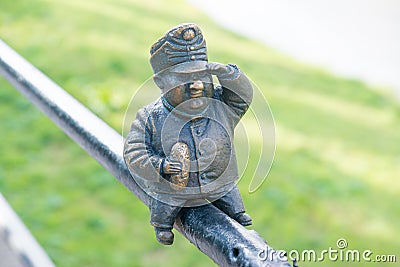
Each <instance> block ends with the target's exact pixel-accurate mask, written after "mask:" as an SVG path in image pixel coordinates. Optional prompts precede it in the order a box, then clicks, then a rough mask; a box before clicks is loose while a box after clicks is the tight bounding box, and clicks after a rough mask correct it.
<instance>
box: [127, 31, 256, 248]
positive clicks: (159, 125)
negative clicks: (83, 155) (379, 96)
mask: <svg viewBox="0 0 400 267" xmlns="http://www.w3.org/2000/svg"><path fill="white" fill-rule="evenodd" d="M150 53H151V58H150V63H151V66H152V68H153V71H154V77H153V79H154V82H155V84H156V85H157V86H158V87H159V88H160V89H161V97H160V98H159V99H157V100H156V101H154V102H153V103H151V104H149V105H147V106H145V107H144V108H142V109H140V110H139V111H138V113H137V115H136V119H135V120H134V122H133V123H132V126H131V129H130V132H129V134H128V136H127V138H126V141H125V147H124V158H125V162H126V164H127V166H128V168H129V170H130V172H131V174H132V177H133V178H134V179H135V180H136V181H137V182H138V184H139V185H140V186H141V187H142V188H143V189H144V190H145V191H146V193H147V194H148V195H149V196H150V203H149V208H150V214H151V219H150V222H151V224H152V225H153V226H154V229H155V232H156V238H157V240H158V241H159V242H160V243H162V244H164V245H170V244H172V243H173V240H174V235H173V233H172V228H173V224H174V222H175V218H176V216H177V214H178V212H179V211H180V209H181V208H182V207H185V206H186V207H187V206H198V205H204V204H207V203H212V204H213V205H215V206H216V207H217V208H219V209H220V210H222V211H223V212H225V213H226V214H227V215H229V216H230V217H231V218H232V219H234V220H236V221H237V222H239V223H240V224H242V225H244V226H247V225H251V224H252V220H251V218H250V216H249V215H247V214H246V213H245V209H244V205H243V201H242V198H241V195H240V193H239V190H238V188H237V187H236V184H235V181H236V180H237V179H238V178H239V174H238V170H237V162H236V156H235V150H234V147H233V134H234V129H235V127H236V125H237V124H238V123H239V121H240V118H241V117H242V116H243V114H244V113H245V112H246V111H247V109H248V107H249V105H250V102H251V100H252V96H253V89H252V86H251V84H250V82H249V80H248V79H247V77H246V76H245V74H244V73H243V72H241V71H240V69H239V68H238V67H237V66H236V65H233V64H228V65H224V64H220V63H215V62H212V63H208V57H207V49H206V43H205V40H204V38H203V34H202V32H201V30H200V28H199V27H198V26H197V25H195V24H191V23H190V24H181V25H178V26H176V27H174V28H173V29H171V30H169V31H168V32H167V33H166V34H165V35H164V36H163V37H162V38H161V39H159V40H158V41H157V42H156V43H155V44H154V45H153V46H152V47H151V50H150ZM212 75H215V76H216V77H217V78H218V81H219V83H220V85H214V84H213V80H212Z"/></svg>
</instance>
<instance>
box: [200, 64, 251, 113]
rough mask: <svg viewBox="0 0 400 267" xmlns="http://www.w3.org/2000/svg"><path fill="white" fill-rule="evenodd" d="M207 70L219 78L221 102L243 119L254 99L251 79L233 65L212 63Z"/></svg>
mask: <svg viewBox="0 0 400 267" xmlns="http://www.w3.org/2000/svg"><path fill="white" fill-rule="evenodd" d="M207 68H208V72H209V73H210V74H212V75H216V76H217V78H218V80H219V82H220V84H221V86H222V94H221V100H222V101H224V102H225V104H227V105H228V106H229V107H230V108H232V109H233V111H234V112H235V113H236V114H237V115H238V116H239V117H242V116H243V115H244V114H245V113H246V111H247V109H248V108H249V106H250V104H251V101H252V99H253V87H252V86H251V83H250V81H249V79H248V78H247V77H246V75H245V74H244V73H243V72H242V71H241V70H240V69H239V68H238V67H237V66H236V65H233V64H228V65H224V64H221V63H217V62H212V63H209V64H208V65H207Z"/></svg>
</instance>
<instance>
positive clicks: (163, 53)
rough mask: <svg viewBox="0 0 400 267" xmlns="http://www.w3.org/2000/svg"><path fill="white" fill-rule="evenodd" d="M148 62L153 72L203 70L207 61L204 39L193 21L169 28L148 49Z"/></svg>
mask: <svg viewBox="0 0 400 267" xmlns="http://www.w3.org/2000/svg"><path fill="white" fill-rule="evenodd" d="M150 54H151V57H150V64H151V67H152V68H153V72H154V73H155V74H157V73H159V72H161V71H164V70H167V69H168V71H170V72H180V73H191V72H198V71H203V70H205V69H206V65H207V63H208V57H207V47H206V40H205V39H204V37H203V34H202V32H201V30H200V28H199V26H197V25H196V24H194V23H185V24H180V25H178V26H176V27H174V28H172V29H171V30H169V31H168V32H167V33H166V34H165V35H164V36H163V37H161V38H160V39H159V40H158V41H157V42H156V43H155V44H153V45H152V47H151V49H150Z"/></svg>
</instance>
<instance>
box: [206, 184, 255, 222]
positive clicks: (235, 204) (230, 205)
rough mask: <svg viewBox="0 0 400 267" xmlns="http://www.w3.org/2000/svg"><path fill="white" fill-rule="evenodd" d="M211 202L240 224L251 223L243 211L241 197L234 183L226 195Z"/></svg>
mask: <svg viewBox="0 0 400 267" xmlns="http://www.w3.org/2000/svg"><path fill="white" fill-rule="evenodd" d="M212 204H213V205H214V206H216V207H217V208H219V209H220V210H221V211H223V212H225V213H226V214H227V215H228V216H229V217H231V218H232V219H234V220H235V221H237V222H238V223H240V224H241V225H243V226H248V225H251V224H252V220H251V217H250V216H249V215H248V214H246V213H245V209H244V204H243V199H242V196H241V195H240V192H239V189H238V188H237V186H236V185H235V186H234V187H233V189H232V190H231V191H229V192H228V193H227V194H226V195H224V196H223V197H221V198H220V199H218V200H215V201H214V202H212Z"/></svg>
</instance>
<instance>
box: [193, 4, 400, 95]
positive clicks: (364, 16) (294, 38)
mask: <svg viewBox="0 0 400 267" xmlns="http://www.w3.org/2000/svg"><path fill="white" fill-rule="evenodd" d="M189 2H190V3H191V4H193V5H195V6H197V7H199V8H201V9H202V10H204V11H205V12H206V13H207V14H209V15H210V16H211V17H212V18H213V19H214V20H215V21H216V22H218V23H219V24H220V25H222V26H224V27H226V28H229V29H231V30H233V31H236V32H238V33H241V34H244V35H246V36H249V37H251V38H255V39H258V40H261V41H262V42H264V43H265V44H267V45H268V46H270V47H273V48H275V49H277V50H279V51H281V52H283V53H286V54H288V55H291V56H292V57H294V58H297V59H300V60H302V61H304V62H307V63H311V64H314V65H318V66H321V67H323V68H325V69H327V70H329V71H331V72H333V73H335V74H339V75H342V76H345V77H351V78H356V79H361V80H363V81H366V82H368V83H370V84H373V85H377V86H382V87H388V88H391V89H394V90H396V92H397V94H398V95H399V96H400V0H335V1H332V0H330V1H328V0H301V1H298V0H275V1H272V0H264V1H261V0H260V1H257V0H246V1H235V0H231V1H228V0H189Z"/></svg>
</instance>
